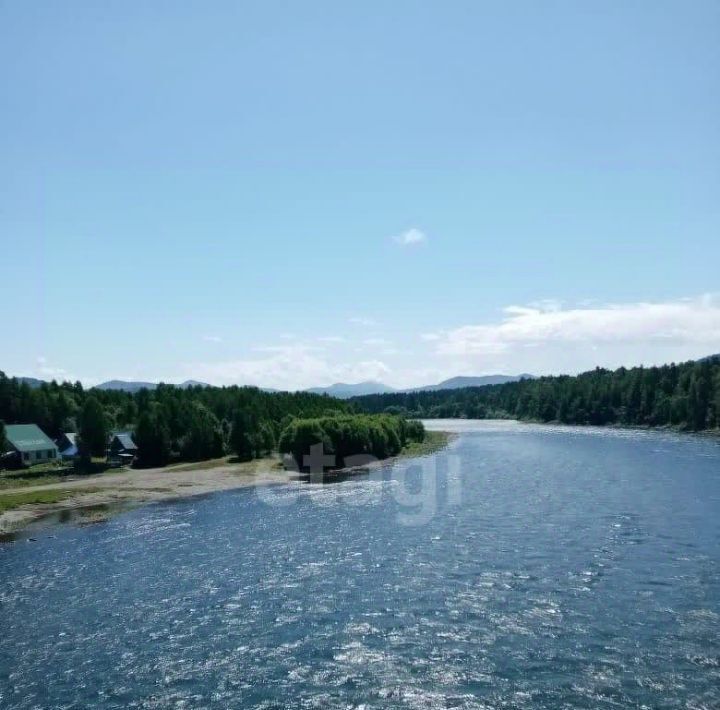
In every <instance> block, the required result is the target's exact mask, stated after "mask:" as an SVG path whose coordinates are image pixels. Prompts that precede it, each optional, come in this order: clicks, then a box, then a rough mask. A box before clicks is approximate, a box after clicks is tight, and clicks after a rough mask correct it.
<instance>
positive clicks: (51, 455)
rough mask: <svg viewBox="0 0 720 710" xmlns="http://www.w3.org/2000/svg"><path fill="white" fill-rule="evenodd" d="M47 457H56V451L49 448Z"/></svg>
mask: <svg viewBox="0 0 720 710" xmlns="http://www.w3.org/2000/svg"><path fill="white" fill-rule="evenodd" d="M47 457H48V458H49V459H54V458H55V452H54V451H53V450H52V449H48V452H47Z"/></svg>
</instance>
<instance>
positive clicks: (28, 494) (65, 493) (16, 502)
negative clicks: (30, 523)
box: [0, 488, 100, 513]
mask: <svg viewBox="0 0 720 710" xmlns="http://www.w3.org/2000/svg"><path fill="white" fill-rule="evenodd" d="M98 490H100V489H98V488H73V489H71V490H68V489H65V488H53V489H50V490H41V491H20V492H17V491H16V492H15V493H0V513H4V512H5V511H7V510H14V509H15V508H19V507H20V506H23V505H38V504H40V505H45V504H51V503H59V502H61V501H63V500H66V499H67V498H72V497H76V496H79V495H83V494H85V493H96V492H97V491H98Z"/></svg>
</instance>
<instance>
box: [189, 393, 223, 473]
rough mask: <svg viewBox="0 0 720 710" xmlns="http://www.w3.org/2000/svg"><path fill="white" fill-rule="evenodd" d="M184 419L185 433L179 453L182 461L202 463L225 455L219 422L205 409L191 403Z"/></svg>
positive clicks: (196, 403) (195, 403)
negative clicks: (185, 423)
mask: <svg viewBox="0 0 720 710" xmlns="http://www.w3.org/2000/svg"><path fill="white" fill-rule="evenodd" d="M186 419H187V422H188V425H187V433H186V435H185V438H184V440H183V445H182V451H181V453H182V456H183V458H184V459H187V460H188V461H204V460H205V459H210V458H217V457H219V456H222V455H223V454H224V453H225V452H224V446H223V436H222V429H221V427H220V422H219V421H218V419H217V417H216V416H215V415H214V414H213V413H212V412H211V411H210V410H209V409H208V408H207V407H205V406H204V405H202V404H200V402H193V403H192V404H191V405H190V408H189V411H188V414H187V417H186Z"/></svg>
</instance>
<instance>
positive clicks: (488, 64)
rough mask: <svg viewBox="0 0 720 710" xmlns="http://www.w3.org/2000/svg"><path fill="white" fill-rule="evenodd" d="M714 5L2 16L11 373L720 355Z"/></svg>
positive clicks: (417, 374) (5, 283) (25, 8)
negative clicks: (718, 352) (715, 353)
mask: <svg viewBox="0 0 720 710" xmlns="http://www.w3.org/2000/svg"><path fill="white" fill-rule="evenodd" d="M719 36H720V3H718V2H716V1H714V0H713V1H704V0H693V2H687V1H685V0H682V1H680V0H678V1H676V2H666V1H662V0H661V1H653V2H651V1H650V0H644V1H643V2H637V1H636V2H633V1H632V0H616V1H603V2H575V1H567V2H559V1H555V2H553V1H551V0H548V1H547V2H534V1H532V2H530V1H527V2H522V1H520V0H516V1H513V2H504V1H502V2H501V1H498V2H480V1H478V0H475V1H472V2H464V1H463V2H460V1H458V0H450V1H449V2H443V3H439V2H437V3H421V2H404V1H394V2H392V3H387V2H374V1H365V2H362V3H361V2H337V1H332V2H330V1H328V2H314V1H312V0H304V1H303V2H284V3H278V2H267V1H264V2H224V1H222V0H218V1H216V2H213V3H206V2H169V1H168V2H157V1H156V2H127V1H126V0H123V1H117V2H106V3H101V4H98V3H93V2H78V1H73V0H67V1H66V2H63V3H51V2H33V3H30V2H22V1H21V0H16V1H8V0H4V1H2V2H0V85H1V86H2V91H1V92H0V163H1V164H2V169H1V170H0V241H1V244H2V247H3V249H2V253H3V255H4V257H5V258H4V260H3V270H2V276H1V277H0V279H1V280H0V296H2V299H3V302H4V303H5V313H4V319H3V321H4V328H3V331H4V336H3V337H2V340H3V342H2V347H1V348H0V369H2V370H4V371H5V372H7V373H8V374H16V375H35V376H41V377H45V378H51V377H57V378H59V379H63V378H72V379H75V378H79V379H81V380H82V381H83V382H86V383H90V384H92V383H95V382H98V381H101V380H103V379H108V378H111V377H122V378H134V379H153V380H156V379H164V380H166V381H180V380H183V379H186V378H188V377H192V378H196V379H202V380H205V381H209V382H212V383H217V384H228V383H240V384H244V383H250V384H259V385H265V386H279V387H289V388H292V387H306V386H310V385H318V384H328V383H330V382H332V381H335V380H346V381H358V380H362V379H367V378H377V379H382V380H383V381H386V382H388V383H390V384H393V385H399V386H407V385H413V384H424V383H427V382H433V381H437V380H438V379H440V378H442V377H445V376H451V375H455V374H482V373H488V372H497V371H503V372H509V373H517V372H528V371H529V372H533V373H546V372H547V373H550V372H576V371H579V370H582V369H586V368H589V367H593V366H594V365H595V364H599V365H605V366H617V365H620V364H627V365H632V364H639V363H647V364H649V363H657V362H664V361H667V360H672V359H685V358H690V357H696V356H700V355H704V354H707V353H709V352H717V351H720V297H719V296H718V292H720V91H719V90H718V81H717V79H718V75H719V74H720V42H718V37H719Z"/></svg>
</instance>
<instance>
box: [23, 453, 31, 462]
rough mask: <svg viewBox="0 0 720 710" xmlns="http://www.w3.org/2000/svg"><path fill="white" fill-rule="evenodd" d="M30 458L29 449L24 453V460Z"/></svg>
mask: <svg viewBox="0 0 720 710" xmlns="http://www.w3.org/2000/svg"><path fill="white" fill-rule="evenodd" d="M29 460H30V453H29V452H28V451H25V452H24V453H23V461H29Z"/></svg>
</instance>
